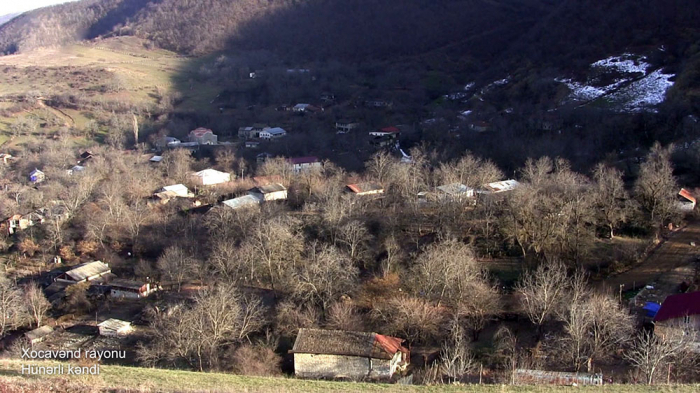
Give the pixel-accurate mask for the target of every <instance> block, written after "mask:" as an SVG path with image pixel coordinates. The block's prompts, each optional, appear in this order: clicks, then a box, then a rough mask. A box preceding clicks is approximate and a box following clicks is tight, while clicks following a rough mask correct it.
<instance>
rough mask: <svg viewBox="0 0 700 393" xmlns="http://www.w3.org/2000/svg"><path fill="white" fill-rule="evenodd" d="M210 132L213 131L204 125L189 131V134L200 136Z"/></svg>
mask: <svg viewBox="0 0 700 393" xmlns="http://www.w3.org/2000/svg"><path fill="white" fill-rule="evenodd" d="M208 132H211V133H212V134H213V133H214V132H213V131H212V130H210V129H208V128H204V127H199V128H197V129H195V130H192V131H190V133H191V134H193V135H194V136H196V137H201V136H204V134H206V133H208Z"/></svg>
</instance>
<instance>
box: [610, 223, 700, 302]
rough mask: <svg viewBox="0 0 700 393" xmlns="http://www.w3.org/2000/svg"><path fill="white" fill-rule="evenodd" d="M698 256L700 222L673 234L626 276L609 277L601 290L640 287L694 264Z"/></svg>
mask: <svg viewBox="0 0 700 393" xmlns="http://www.w3.org/2000/svg"><path fill="white" fill-rule="evenodd" d="M691 242H695V244H696V245H697V246H696V247H694V246H692V245H691ZM699 255H700V221H698V220H695V221H691V222H689V223H688V225H687V226H686V227H685V228H682V229H679V230H678V231H676V232H674V233H673V234H671V235H670V237H669V238H668V239H667V240H666V241H664V242H663V243H661V245H659V246H658V247H657V248H656V249H654V250H653V251H652V252H651V253H650V254H649V255H648V256H647V257H646V259H644V261H643V262H642V263H641V264H639V265H637V266H635V267H633V268H632V269H630V270H628V271H626V272H624V273H620V274H616V275H614V276H611V277H608V278H607V279H605V280H604V281H602V282H601V283H600V284H601V287H603V288H604V287H607V288H608V289H609V290H612V291H615V292H617V291H618V290H619V288H620V285H621V284H624V287H623V291H628V290H632V289H635V288H639V287H640V286H642V285H647V284H649V283H651V282H653V281H654V280H656V279H657V278H658V277H659V276H660V275H662V274H663V273H666V272H668V271H670V270H671V269H674V268H676V267H679V266H681V265H684V264H687V263H688V262H691V261H693V260H694V259H695V257H696V256H699Z"/></svg>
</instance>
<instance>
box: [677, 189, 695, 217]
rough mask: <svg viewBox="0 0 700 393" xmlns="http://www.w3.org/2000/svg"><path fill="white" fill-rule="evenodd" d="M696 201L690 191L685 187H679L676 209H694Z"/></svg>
mask: <svg viewBox="0 0 700 393" xmlns="http://www.w3.org/2000/svg"><path fill="white" fill-rule="evenodd" d="M696 202H697V201H696V200H695V197H694V196H693V194H691V193H690V191H688V190H686V189H685V188H681V190H680V192H679V193H678V201H677V202H676V206H677V207H678V210H680V211H682V212H692V211H693V210H694V209H695V204H696Z"/></svg>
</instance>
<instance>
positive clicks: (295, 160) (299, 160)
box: [287, 156, 318, 165]
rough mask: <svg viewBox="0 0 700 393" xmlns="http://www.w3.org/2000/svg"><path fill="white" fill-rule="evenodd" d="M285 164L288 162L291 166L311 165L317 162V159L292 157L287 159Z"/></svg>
mask: <svg viewBox="0 0 700 393" xmlns="http://www.w3.org/2000/svg"><path fill="white" fill-rule="evenodd" d="M287 162H289V163H290V164H292V165H297V164H311V163H313V162H318V157H311V156H310V157H294V158H289V159H287Z"/></svg>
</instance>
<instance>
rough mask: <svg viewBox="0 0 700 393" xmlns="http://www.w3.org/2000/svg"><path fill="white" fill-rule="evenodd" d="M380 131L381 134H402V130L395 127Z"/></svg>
mask: <svg viewBox="0 0 700 393" xmlns="http://www.w3.org/2000/svg"><path fill="white" fill-rule="evenodd" d="M379 131H381V132H391V133H394V134H398V133H399V132H401V130H399V129H398V128H396V127H394V126H389V127H384V128H382V129H381V130H379Z"/></svg>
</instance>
